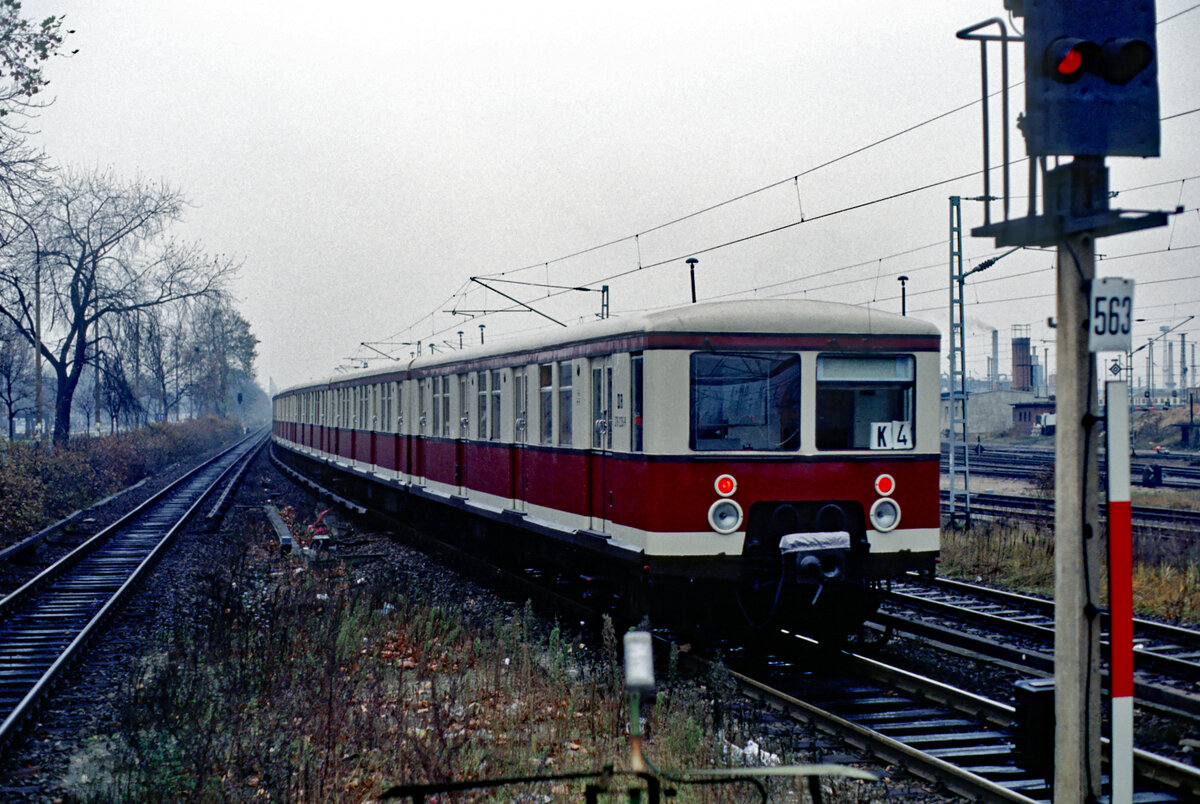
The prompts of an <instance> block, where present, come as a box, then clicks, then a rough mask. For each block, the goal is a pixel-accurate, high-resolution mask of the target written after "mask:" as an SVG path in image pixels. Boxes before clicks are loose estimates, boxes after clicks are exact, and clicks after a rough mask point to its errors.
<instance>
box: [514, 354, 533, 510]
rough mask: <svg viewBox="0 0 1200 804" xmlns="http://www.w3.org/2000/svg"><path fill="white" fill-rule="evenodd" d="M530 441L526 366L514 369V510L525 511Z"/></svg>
mask: <svg viewBox="0 0 1200 804" xmlns="http://www.w3.org/2000/svg"><path fill="white" fill-rule="evenodd" d="M528 441H529V375H528V372H527V371H526V369H525V367H524V366H520V367H518V368H515V369H513V450H512V456H513V467H512V478H513V508H514V509H516V510H518V511H524V510H525V498H526V491H527V490H528V488H529V482H528V480H527V478H526V477H525V468H526V466H525V465H526V462H527V461H526V457H527V456H526V455H525V450H526V444H527V443H528Z"/></svg>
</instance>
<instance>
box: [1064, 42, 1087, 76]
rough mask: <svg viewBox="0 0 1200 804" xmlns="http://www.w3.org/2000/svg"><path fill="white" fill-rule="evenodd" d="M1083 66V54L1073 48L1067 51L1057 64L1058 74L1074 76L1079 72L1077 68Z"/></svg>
mask: <svg viewBox="0 0 1200 804" xmlns="http://www.w3.org/2000/svg"><path fill="white" fill-rule="evenodd" d="M1082 66H1083V54H1082V53H1080V52H1079V51H1078V50H1076V49H1075V48H1071V49H1070V50H1068V51H1067V53H1066V55H1065V56H1063V57H1062V60H1060V61H1059V62H1058V74H1059V75H1063V76H1071V75H1075V73H1077V72H1079V68H1080V67H1082Z"/></svg>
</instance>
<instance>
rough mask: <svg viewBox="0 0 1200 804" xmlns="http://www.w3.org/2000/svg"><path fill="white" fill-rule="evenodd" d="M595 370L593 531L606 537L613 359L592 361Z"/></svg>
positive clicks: (593, 375)
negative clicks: (604, 534)
mask: <svg viewBox="0 0 1200 804" xmlns="http://www.w3.org/2000/svg"><path fill="white" fill-rule="evenodd" d="M591 370H592V411H591V412H592V473H591V478H592V488H591V494H590V495H589V496H590V500H591V520H592V521H591V527H592V530H596V531H600V532H601V533H604V532H606V531H607V530H608V524H607V523H608V519H609V509H610V508H611V507H612V492H611V491H610V490H609V487H608V486H609V483H608V470H609V463H610V459H609V456H610V455H611V454H612V446H613V443H612V436H613V361H612V356H611V355H607V356H605V357H597V358H595V359H593V360H592V361H591Z"/></svg>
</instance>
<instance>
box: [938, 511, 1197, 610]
mask: <svg viewBox="0 0 1200 804" xmlns="http://www.w3.org/2000/svg"><path fill="white" fill-rule="evenodd" d="M1105 549H1107V548H1105ZM1141 552H1144V553H1147V554H1149V553H1154V554H1155V558H1156V560H1153V561H1146V560H1137V559H1135V562H1134V570H1133V605H1134V612H1135V614H1138V615H1140V616H1146V617H1159V618H1162V619H1165V620H1169V621H1172V622H1177V623H1200V562H1198V561H1197V557H1196V556H1195V555H1194V554H1191V553H1189V554H1182V555H1180V554H1177V555H1172V556H1169V557H1167V558H1166V559H1164V558H1163V556H1161V555H1159V552H1160V551H1155V550H1143V551H1141ZM939 573H940V574H942V575H945V576H947V577H950V578H960V579H962V580H968V581H980V582H983V583H987V584H991V585H994V586H1000V587H1004V588H1007V589H1013V590H1016V591H1019V592H1026V593H1029V594H1035V595H1041V596H1043V597H1053V595H1054V541H1053V537H1052V536H1050V535H1049V534H1048V533H1045V532H1039V531H1029V530H1026V529H1023V528H1021V527H1016V526H1012V525H1005V524H993V523H988V524H984V525H979V526H977V527H974V528H972V529H971V530H969V531H964V530H943V531H942V555H941V563H940V564H939ZM1100 589H1101V598H1102V600H1103V601H1104V603H1105V604H1107V602H1108V571H1107V566H1105V567H1104V568H1102V570H1101V578H1100Z"/></svg>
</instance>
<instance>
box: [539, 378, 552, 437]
mask: <svg viewBox="0 0 1200 804" xmlns="http://www.w3.org/2000/svg"><path fill="white" fill-rule="evenodd" d="M538 383H539V386H538V387H539V389H540V391H541V392H540V393H539V395H538V401H539V402H540V403H541V410H540V411H539V414H540V416H541V422H542V428H541V436H542V443H543V444H552V443H554V364H553V363H542V364H541V365H539V366H538Z"/></svg>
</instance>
